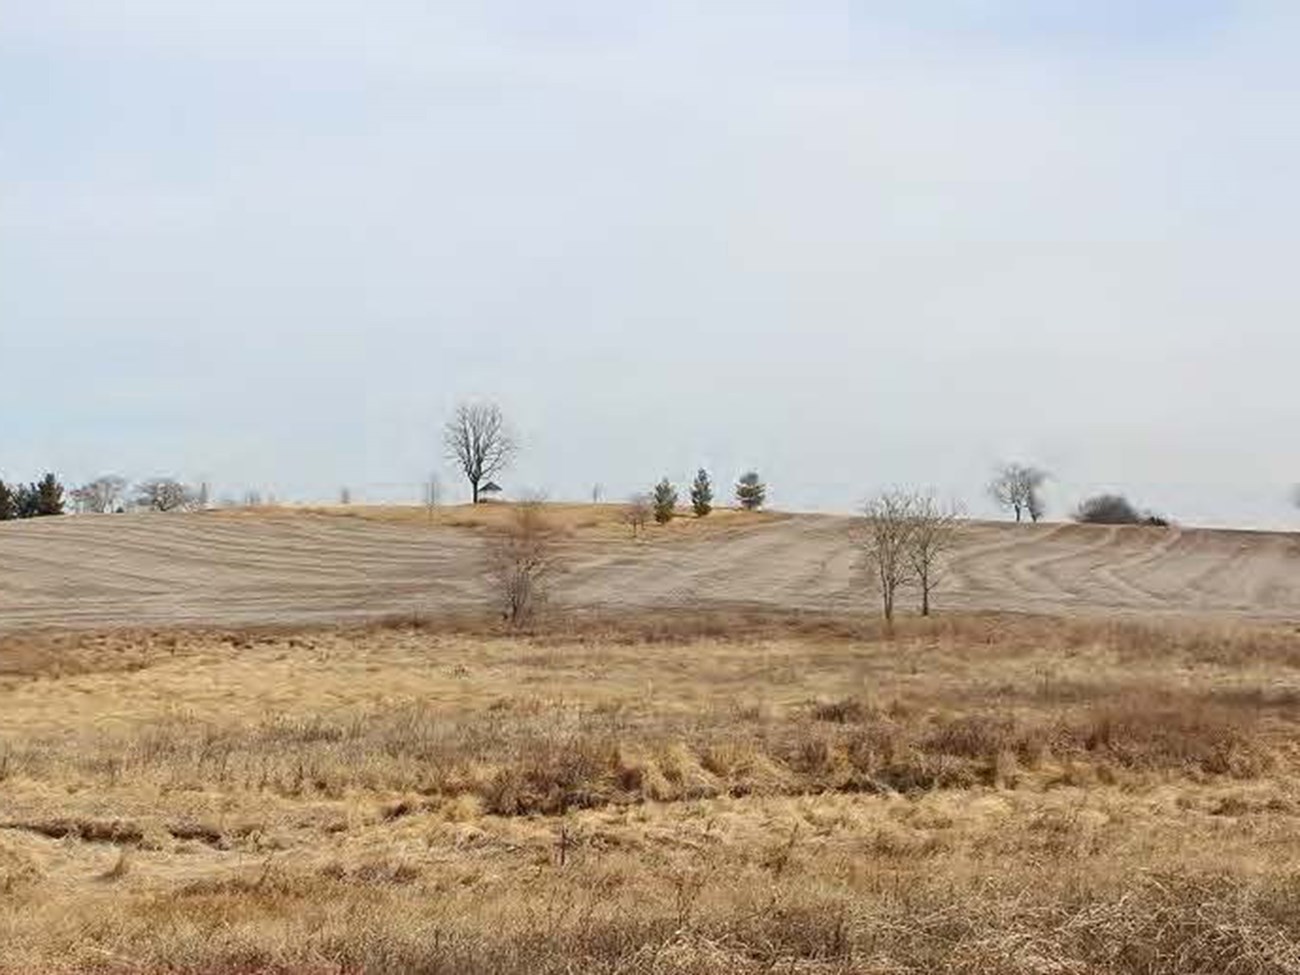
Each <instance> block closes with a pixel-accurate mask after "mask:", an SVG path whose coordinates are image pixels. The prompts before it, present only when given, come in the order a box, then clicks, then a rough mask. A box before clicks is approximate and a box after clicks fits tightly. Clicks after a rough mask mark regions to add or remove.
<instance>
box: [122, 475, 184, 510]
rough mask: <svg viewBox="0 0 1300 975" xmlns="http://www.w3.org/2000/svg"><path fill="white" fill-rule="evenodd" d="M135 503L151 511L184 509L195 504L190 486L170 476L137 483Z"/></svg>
mask: <svg viewBox="0 0 1300 975" xmlns="http://www.w3.org/2000/svg"><path fill="white" fill-rule="evenodd" d="M135 493H136V497H135V503H136V504H137V505H139V506H140V507H141V508H148V509H149V510H150V511H183V510H185V509H186V508H189V507H190V506H192V505H193V504H194V500H195V495H194V492H193V491H192V490H190V488H188V487H186V486H185V485H184V484H182V483H181V482H180V481H177V480H174V479H173V478H170V477H155V478H152V479H151V480H148V481H143V482H141V483H140V484H137V485H136V488H135Z"/></svg>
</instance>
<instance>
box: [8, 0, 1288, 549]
mask: <svg viewBox="0 0 1300 975" xmlns="http://www.w3.org/2000/svg"><path fill="white" fill-rule="evenodd" d="M269 6H270V5H265V4H259V3H254V2H252V0H229V2H226V3H223V4H220V5H189V4H184V3H175V2H167V3H164V2H163V0H125V2H123V3H121V4H116V5H112V7H111V9H110V8H109V7H108V6H106V5H103V4H94V3H90V2H73V0H47V2H43V3H41V4H39V5H37V4H29V5H25V6H22V7H19V8H16V9H15V10H13V11H10V12H8V13H7V14H6V16H5V17H4V18H3V20H0V84H3V86H4V89H5V90H6V91H9V92H12V93H18V97H16V98H14V99H12V100H10V101H8V102H7V103H6V105H5V106H4V108H3V109H0V321H2V322H3V324H2V325H0V363H2V364H3V368H2V369H0V410H3V415H4V417H5V423H4V426H3V430H4V435H3V436H0V478H3V479H6V480H11V479H24V480H27V479H33V478H35V477H36V476H38V475H39V474H40V473H42V472H44V471H45V470H54V471H56V472H58V473H59V474H60V475H61V476H62V477H63V478H65V480H66V481H68V482H69V483H76V482H79V481H83V480H86V479H89V478H90V477H93V476H95V475H97V474H101V473H106V472H117V473H121V474H123V475H127V476H130V477H132V478H133V479H139V478H144V477H148V476H152V475H174V476H177V477H181V478H184V479H187V480H191V481H195V482H197V481H208V482H211V484H212V486H213V495H214V497H219V496H221V495H223V494H230V495H235V496H238V495H242V494H243V492H244V491H245V490H248V489H257V490H260V491H261V492H263V493H274V494H275V495H276V496H277V497H278V498H280V499H283V500H304V501H306V500H314V501H327V502H328V501H332V500H334V499H335V498H336V497H337V495H338V491H339V489H340V488H341V487H343V486H347V487H349V488H350V489H351V490H352V492H353V495H354V497H355V498H356V499H357V500H358V501H367V500H370V501H385V500H415V499H417V498H418V497H419V494H420V490H421V487H420V485H421V484H422V483H423V482H424V481H425V479H427V477H428V476H429V473H430V471H431V470H435V469H436V470H437V471H438V473H439V477H440V480H441V482H442V484H443V486H444V488H446V489H447V494H448V497H449V499H454V498H462V497H464V496H465V495H466V494H467V492H466V491H465V489H464V486H463V484H462V483H461V482H460V481H458V480H457V479H456V477H455V474H454V472H453V470H452V469H451V467H450V465H448V464H447V463H446V462H445V461H444V459H443V456H442V454H443V452H442V444H441V425H442V423H443V421H444V420H445V419H446V417H447V415H448V414H449V413H450V411H451V409H452V408H453V407H454V405H455V404H456V403H457V402H459V401H461V400H464V399H489V400H493V401H496V402H498V403H500V404H501V406H502V408H503V409H504V411H505V412H506V414H507V416H508V417H509V418H510V419H511V421H512V422H513V424H514V426H515V427H516V429H517V430H518V433H519V438H520V441H521V446H522V450H521V453H520V455H519V460H518V463H517V464H516V466H515V467H514V468H513V469H512V470H511V471H510V472H508V474H507V475H506V476H505V477H503V478H501V481H502V483H503V484H505V485H506V487H507V488H508V489H509V490H511V491H514V492H518V491H520V490H523V489H537V490H541V491H544V492H546V493H547V494H548V495H549V496H550V497H551V498H553V499H556V500H566V499H572V500H583V499H586V498H588V497H589V496H590V493H591V489H592V485H593V484H596V483H599V484H601V485H602V486H603V488H604V493H605V496H606V498H609V499H618V498H621V497H623V496H625V495H627V494H629V493H631V492H632V491H634V490H644V489H646V488H648V487H649V486H650V485H651V484H652V483H653V482H654V481H656V480H657V479H658V478H660V477H661V476H665V475H667V476H669V477H671V478H674V479H675V480H677V481H678V483H679V484H680V485H681V486H682V488H683V489H684V488H685V485H686V483H687V482H688V481H689V478H690V476H691V475H692V474H693V472H694V470H695V469H696V468H697V467H698V466H701V465H703V466H706V467H707V468H709V469H710V470H711V471H712V472H713V473H714V475H715V480H716V481H717V482H718V484H719V485H720V487H721V489H722V490H721V491H720V493H722V494H727V493H728V492H729V488H730V485H731V483H732V481H733V480H734V478H735V476H736V475H737V474H739V473H740V472H741V471H742V470H744V469H746V468H748V467H751V466H752V467H757V468H758V469H759V470H760V471H761V472H762V474H763V476H764V478H765V479H766V480H767V481H768V482H769V483H770V484H771V502H772V504H773V505H774V506H776V507H779V508H784V509H792V510H825V511H848V510H852V509H853V508H854V507H855V506H856V505H857V504H858V502H859V501H860V500H861V499H862V498H864V497H865V496H867V495H868V494H870V493H872V492H874V491H877V490H879V489H882V488H886V487H891V486H895V485H906V486H916V487H922V488H927V487H928V488H932V489H934V490H935V491H936V492H937V493H938V494H940V495H941V496H943V497H951V498H954V499H960V500H962V501H964V502H965V503H966V505H967V506H968V508H969V509H970V511H971V513H972V514H975V515H980V516H984V515H993V514H994V513H995V512H994V509H993V506H992V504H991V502H990V501H988V499H987V497H986V495H985V492H984V490H983V486H984V484H985V482H986V481H987V480H988V478H989V476H990V474H991V471H992V468H993V466H994V464H995V463H996V462H998V461H999V460H1003V459H1005V460H1020V461H1025V462H1030V463H1034V464H1037V465H1040V466H1042V467H1044V468H1046V469H1048V470H1050V471H1052V472H1053V474H1054V475H1055V477H1054V480H1053V481H1052V482H1051V484H1050V485H1049V490H1048V500H1049V518H1053V519H1059V518H1063V517H1065V516H1067V515H1068V512H1069V510H1070V509H1071V508H1072V507H1073V506H1074V505H1075V504H1076V503H1077V502H1078V500H1080V499H1081V498H1082V497H1084V496H1085V495H1088V494H1091V493H1094V492H1098V491H1119V492H1122V493H1124V494H1126V495H1128V496H1129V497H1130V498H1131V499H1132V500H1133V501H1134V502H1135V503H1136V504H1137V505H1138V506H1139V507H1142V508H1150V509H1153V510H1156V511H1159V512H1162V513H1165V514H1167V515H1169V516H1170V517H1172V518H1174V519H1175V520H1177V521H1179V522H1181V523H1184V524H1204V525H1224V526H1237V527H1248V526H1249V527H1262V528H1284V527H1294V526H1296V525H1300V511H1298V510H1297V509H1296V508H1295V507H1294V506H1293V505H1292V504H1291V501H1290V495H1289V492H1290V488H1291V485H1292V484H1294V483H1295V482H1296V481H1300V462H1298V461H1297V460H1296V458H1295V456H1294V451H1288V450H1287V448H1285V447H1284V448H1283V449H1281V450H1278V449H1276V448H1275V446H1274V443H1273V441H1274V440H1275V438H1276V436H1277V435H1278V433H1279V432H1281V433H1283V434H1286V433H1289V432H1291V431H1294V430H1296V429H1297V428H1300V397H1298V396H1297V395H1296V386H1297V384H1296V380H1295V378H1294V373H1295V370H1296V363H1297V362H1300V328H1297V327H1296V325H1295V319H1296V317H1297V315H1296V312H1297V311H1298V310H1300V300H1298V295H1297V283H1296V281H1295V280H1294V279H1295V275H1294V273H1293V272H1291V271H1290V269H1289V267H1287V264H1288V260H1287V259H1288V258H1289V257H1290V256H1291V254H1290V250H1291V245H1293V243H1294V240H1295V237H1296V232H1295V227H1296V226H1297V224H1296V216H1297V210H1298V209H1300V207H1298V206H1297V194H1296V193H1295V191H1294V189H1293V187H1292V180H1293V175H1292V174H1293V173H1294V172H1295V171H1296V169H1297V165H1296V164H1297V163H1298V162H1300V131H1298V130H1297V129H1296V127H1295V125H1294V124H1293V119H1294V114H1295V109H1294V105H1295V104H1296V97H1297V95H1298V94H1300V91H1297V89H1298V88H1300V66H1297V65H1296V64H1295V63H1294V57H1293V52H1294V49H1295V46H1296V43H1297V42H1298V41H1300V8H1295V7H1294V6H1293V5H1286V4H1282V3H1280V2H1279V3H1274V2H1258V3H1256V2H1243V3H1228V2H1221V3H1215V2H1210V0H1190V2H1181V3H1174V2H1172V0H1153V2H1151V3H1146V4H1141V5H1134V4H1121V3H1118V2H1114V3H1106V2H1101V3H1093V4H1087V5H1084V4H1078V3H1068V2H1060V3H1051V2H1030V0H1012V2H1005V3H997V4H994V3H988V2H982V0H950V2H937V0H936V2H919V3H915V4H908V5H906V7H905V8H901V9H900V5H895V4H883V3H873V2H865V3H846V2H843V0H839V2H833V0H826V2H816V0H814V2H808V3H793V2H781V3H777V2H768V3H763V2H759V3H750V4H745V5H741V4H736V3H731V2H728V0H724V2H720V3H717V4H711V5H709V6H708V9H707V10H700V9H697V8H696V6H695V5H687V4H679V3H671V2H670V3H665V4H659V5H653V6H652V7H649V8H647V7H639V8H635V9H616V8H614V7H612V6H611V5H608V4H597V3H594V2H590V0H588V2H562V3H557V4H551V5H547V7H548V9H547V10H545V11H544V12H543V11H540V10H539V9H538V8H537V6H536V5H531V4H524V3H520V2H488V3H482V4H465V3H445V4H438V5H432V6H431V5H426V4H420V3H415V2H413V0H376V2H373V3H370V4H365V5H361V4H346V3H330V4H319V3H317V4H308V3H306V2H303V0H287V2H283V3H278V4H275V5H274V9H269ZM1135 8H1136V9H1135ZM1284 442H1285V437H1284Z"/></svg>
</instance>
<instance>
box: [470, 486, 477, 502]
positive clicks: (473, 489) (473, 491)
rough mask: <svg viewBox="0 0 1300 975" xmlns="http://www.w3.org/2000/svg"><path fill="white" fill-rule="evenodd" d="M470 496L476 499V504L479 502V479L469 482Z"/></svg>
mask: <svg viewBox="0 0 1300 975" xmlns="http://www.w3.org/2000/svg"><path fill="white" fill-rule="evenodd" d="M469 491H470V496H471V497H472V498H473V499H474V504H478V481H470V482H469Z"/></svg>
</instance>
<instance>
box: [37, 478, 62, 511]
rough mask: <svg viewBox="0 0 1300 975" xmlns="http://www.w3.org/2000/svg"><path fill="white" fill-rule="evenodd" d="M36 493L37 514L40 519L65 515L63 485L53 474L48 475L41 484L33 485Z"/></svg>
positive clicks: (42, 479)
mask: <svg viewBox="0 0 1300 975" xmlns="http://www.w3.org/2000/svg"><path fill="white" fill-rule="evenodd" d="M32 490H34V491H35V492H36V514H37V515H38V516H40V517H45V516H47V515H61V514H63V485H62V484H60V483H59V479H58V478H57V477H55V476H54V475H53V474H46V475H45V476H44V477H43V478H41V480H40V483H39V484H34V485H32Z"/></svg>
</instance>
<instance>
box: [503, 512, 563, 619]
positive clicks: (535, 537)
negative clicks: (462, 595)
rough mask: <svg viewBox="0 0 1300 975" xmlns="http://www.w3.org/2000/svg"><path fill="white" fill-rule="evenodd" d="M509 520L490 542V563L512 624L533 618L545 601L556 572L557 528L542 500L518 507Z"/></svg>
mask: <svg viewBox="0 0 1300 975" xmlns="http://www.w3.org/2000/svg"><path fill="white" fill-rule="evenodd" d="M511 515H512V517H511V520H510V523H509V524H508V525H507V526H506V527H505V528H504V529H501V530H500V531H498V532H497V533H495V534H494V535H493V537H492V538H491V539H490V541H489V543H488V566H489V570H490V572H491V576H492V582H493V588H494V595H495V598H496V599H497V600H498V604H499V606H500V609H501V616H502V618H503V619H504V620H506V621H507V622H509V623H510V624H511V625H512V626H518V625H520V624H523V623H526V622H528V621H529V620H531V619H532V618H533V617H534V616H535V615H536V614H537V612H538V610H540V608H541V607H542V605H543V603H544V602H545V601H546V587H547V583H548V582H549V580H550V578H551V576H552V575H553V574H554V572H555V568H556V565H555V531H554V529H553V527H552V526H551V525H550V524H549V523H548V521H547V519H546V515H545V511H544V506H543V504H542V502H541V501H540V500H531V501H525V502H523V503H521V504H518V505H516V506H515V508H514V511H513V512H511Z"/></svg>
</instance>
